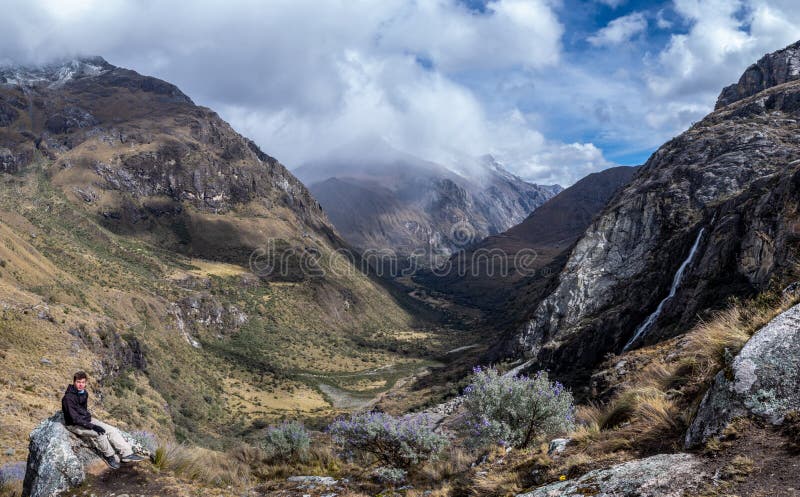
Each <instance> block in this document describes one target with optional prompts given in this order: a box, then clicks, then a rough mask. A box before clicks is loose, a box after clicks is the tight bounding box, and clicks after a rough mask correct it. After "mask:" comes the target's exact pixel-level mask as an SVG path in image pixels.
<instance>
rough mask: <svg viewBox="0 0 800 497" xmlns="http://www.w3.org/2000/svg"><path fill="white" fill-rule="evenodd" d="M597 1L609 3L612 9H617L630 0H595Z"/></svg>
mask: <svg viewBox="0 0 800 497" xmlns="http://www.w3.org/2000/svg"><path fill="white" fill-rule="evenodd" d="M595 1H596V2H597V3H602V4H603V5H607V6H609V7H611V8H612V9H616V8H617V7H619V6H620V5H622V4H624V3H626V2H627V1H628V0H595Z"/></svg>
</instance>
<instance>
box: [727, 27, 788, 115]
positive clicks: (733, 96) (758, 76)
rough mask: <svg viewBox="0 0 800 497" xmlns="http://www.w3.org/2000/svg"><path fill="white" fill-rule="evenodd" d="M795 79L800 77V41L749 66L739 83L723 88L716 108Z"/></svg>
mask: <svg viewBox="0 0 800 497" xmlns="http://www.w3.org/2000/svg"><path fill="white" fill-rule="evenodd" d="M795 79H800V41H796V42H794V43H792V44H791V45H789V46H788V47H786V48H783V49H781V50H778V51H777V52H772V53H771V54H767V55H765V56H763V57H762V58H761V59H759V61H758V62H756V63H755V64H753V65H751V66H750V67H748V68H747V69H746V70H745V72H744V74H742V77H741V78H739V81H738V82H737V83H735V84H732V85H730V86H726V87H725V88H724V89H723V90H722V92H721V93H720V94H719V97H718V98H717V104H716V106H714V108H715V109H719V108H722V107H725V106H726V105H729V104H732V103H733V102H737V101H739V100H742V99H743V98H747V97H750V96H752V95H755V94H756V93H758V92H760V91H763V90H766V89H767V88H771V87H773V86H777V85H780V84H783V83H786V82H788V81H792V80H795Z"/></svg>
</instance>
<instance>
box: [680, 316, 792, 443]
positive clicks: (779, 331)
mask: <svg viewBox="0 0 800 497" xmlns="http://www.w3.org/2000/svg"><path fill="white" fill-rule="evenodd" d="M797 409H800V304H799V305H795V306H794V307H792V308H791V309H789V310H788V311H786V312H784V313H782V314H781V315H779V316H778V317H776V318H775V319H773V320H772V321H770V322H769V323H768V324H767V325H766V326H764V327H763V328H761V329H760V330H759V331H758V332H756V334H755V335H753V337H752V338H751V339H750V340H749V341H748V342H747V344H745V346H744V348H743V349H742V351H741V352H739V355H737V356H736V358H735V359H734V360H733V363H732V364H731V366H730V368H728V370H727V371H721V372H720V373H718V374H717V377H716V378H715V380H714V385H713V386H712V387H711V388H710V389H709V391H708V392H707V393H706V395H705V397H704V398H703V402H702V403H701V404H700V408H699V409H698V412H697V415H696V417H695V419H694V421H693V422H692V426H691V427H690V428H689V431H688V433H687V434H686V441H685V445H686V447H687V448H691V447H695V446H697V445H700V444H702V443H704V442H706V441H707V440H708V439H709V438H711V437H713V436H716V435H718V434H719V433H721V432H722V430H723V429H724V428H725V426H727V425H728V424H729V423H730V422H731V421H733V419H735V418H737V417H744V416H755V417H758V418H761V419H763V420H765V421H767V422H769V423H772V424H774V425H780V424H781V423H783V420H784V418H785V416H786V415H787V414H788V413H789V412H790V411H793V410H797Z"/></svg>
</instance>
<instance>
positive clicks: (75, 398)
mask: <svg viewBox="0 0 800 497" xmlns="http://www.w3.org/2000/svg"><path fill="white" fill-rule="evenodd" d="M88 400H89V393H88V392H87V391H86V373H84V372H83V371H78V372H77V373H75V375H74V376H73V377H72V385H70V386H68V387H67V391H66V392H65V393H64V397H63V398H62V399H61V410H62V412H63V413H64V424H65V425H66V427H67V429H68V430H69V431H71V432H72V433H74V434H76V435H78V436H79V437H81V439H83V440H85V441H87V442H89V443H90V444H91V445H93V446H94V447H95V448H96V449H97V450H99V451H100V452H102V454H103V457H104V458H105V460H106V463H108V465H109V466H111V467H112V468H114V469H117V468H119V462H117V458H116V455H115V450H116V452H119V454H120V460H121V461H122V462H138V461H143V460H144V459H143V458H142V457H140V456H137V455H136V454H134V453H133V448H132V447H131V444H129V443H128V442H127V441H126V440H125V439H124V438H123V437H122V434H121V433H120V432H119V430H118V429H116V428H114V427H113V426H111V425H108V424H105V423H103V422H102V421H100V420H97V419H94V418H93V417H92V415H91V413H89V409H88V408H87V402H88Z"/></svg>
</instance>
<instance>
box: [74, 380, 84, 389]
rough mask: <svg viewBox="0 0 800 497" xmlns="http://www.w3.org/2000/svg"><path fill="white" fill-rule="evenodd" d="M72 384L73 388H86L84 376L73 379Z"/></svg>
mask: <svg viewBox="0 0 800 497" xmlns="http://www.w3.org/2000/svg"><path fill="white" fill-rule="evenodd" d="M72 384H73V385H75V388H77V389H78V390H84V389H86V378H80V379H78V380H75V381H74V382H73V383H72Z"/></svg>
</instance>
